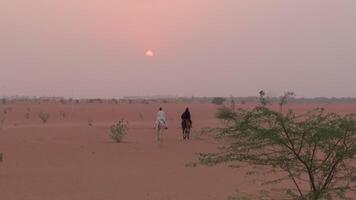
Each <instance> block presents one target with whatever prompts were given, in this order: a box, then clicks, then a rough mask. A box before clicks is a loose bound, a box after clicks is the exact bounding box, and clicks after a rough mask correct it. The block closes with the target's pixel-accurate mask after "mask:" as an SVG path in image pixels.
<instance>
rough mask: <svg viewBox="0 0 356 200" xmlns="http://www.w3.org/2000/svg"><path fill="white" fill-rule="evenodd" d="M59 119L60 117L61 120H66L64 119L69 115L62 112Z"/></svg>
mask: <svg viewBox="0 0 356 200" xmlns="http://www.w3.org/2000/svg"><path fill="white" fill-rule="evenodd" d="M59 117H60V118H61V119H64V118H66V117H67V114H66V113H65V112H64V111H60V112H59Z"/></svg>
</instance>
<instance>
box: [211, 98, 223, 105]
mask: <svg viewBox="0 0 356 200" xmlns="http://www.w3.org/2000/svg"><path fill="white" fill-rule="evenodd" d="M225 100H226V99H225V98H223V97H214V98H213V100H212V101H211V102H212V103H213V104H216V105H222V104H223V103H224V102H225Z"/></svg>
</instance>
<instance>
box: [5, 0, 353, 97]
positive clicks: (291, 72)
mask: <svg viewBox="0 0 356 200" xmlns="http://www.w3.org/2000/svg"><path fill="white" fill-rule="evenodd" d="M148 51H151V52H152V53H153V54H154V56H147V52H148ZM355 86H356V1H353V0H337V1H336V0H313V1H310V0H219V1H217V0H90V1H88V0H0V96H13V95H20V96H64V97H74V98H94V97H95V98H97V97H99V98H112V97H123V96H147V95H177V96H255V95H257V94H258V91H260V90H261V89H264V90H265V91H267V93H268V94H269V95H270V96H278V95H281V94H282V93H283V92H285V91H293V92H294V93H296V95H297V96H298V97H320V96H325V97H356V87H355Z"/></svg>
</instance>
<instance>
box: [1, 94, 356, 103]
mask: <svg viewBox="0 0 356 200" xmlns="http://www.w3.org/2000/svg"><path fill="white" fill-rule="evenodd" d="M267 100H268V101H269V102H270V103H278V102H279V101H280V97H267ZM15 102H34V103H41V102H48V103H58V102H59V103H62V104H67V103H74V104H77V103H114V104H119V103H128V104H131V103H143V104H149V103H215V104H226V103H235V104H246V103H258V102H259V97H257V96H251V97H194V96H193V97H166V98H165V97H142V98H140V97H135V98H128V97H125V98H110V99H105V98H88V99H84V98H82V99H76V98H63V97H26V96H25V97H23V96H21V97H19V96H14V97H3V98H0V104H7V103H15ZM288 102H289V103H325V104H328V103H356V98H352V97H343V98H336V97H332V98H327V97H316V98H290V99H289V100H288Z"/></svg>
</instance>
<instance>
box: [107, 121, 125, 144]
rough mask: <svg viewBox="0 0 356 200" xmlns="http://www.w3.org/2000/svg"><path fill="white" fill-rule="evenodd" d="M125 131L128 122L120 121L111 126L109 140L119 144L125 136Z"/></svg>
mask: <svg viewBox="0 0 356 200" xmlns="http://www.w3.org/2000/svg"><path fill="white" fill-rule="evenodd" d="M127 130H128V122H127V121H124V120H120V121H118V122H117V123H116V124H115V125H113V126H111V138H112V139H113V140H114V141H115V142H121V141H122V138H123V137H124V136H125V135H126V134H127Z"/></svg>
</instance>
